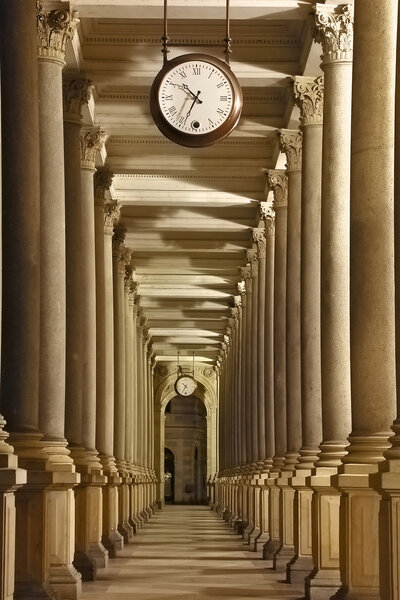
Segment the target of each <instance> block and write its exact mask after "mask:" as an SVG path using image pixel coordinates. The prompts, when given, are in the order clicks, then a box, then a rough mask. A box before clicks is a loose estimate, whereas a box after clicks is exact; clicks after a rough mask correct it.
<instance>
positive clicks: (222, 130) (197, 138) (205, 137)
mask: <svg viewBox="0 0 400 600" xmlns="http://www.w3.org/2000/svg"><path fill="white" fill-rule="evenodd" d="M196 60H198V61H203V62H208V63H210V64H212V65H214V66H215V67H217V68H218V69H220V70H221V71H222V72H223V73H224V75H225V76H226V77H227V79H228V80H229V82H230V84H231V86H232V90H233V103H232V109H231V112H230V114H229V116H228V118H227V119H226V120H225V121H224V123H223V124H222V125H220V127H217V128H216V129H214V131H210V132H208V133H204V134H196V135H192V134H190V133H185V132H183V131H179V130H178V129H176V128H175V127H173V125H171V124H170V123H169V122H168V121H167V120H166V119H165V118H164V115H163V113H162V111H161V108H160V104H159V102H158V91H159V89H160V86H161V83H162V81H163V79H164V76H165V75H166V74H167V73H168V72H169V71H171V69H173V68H174V67H176V66H178V65H180V64H183V63H185V62H191V61H196ZM242 107H243V94H242V89H241V87H240V85H239V82H238V80H237V78H236V76H235V74H234V73H233V72H232V70H231V68H230V67H229V66H228V65H227V64H226V63H225V62H224V61H222V60H220V59H219V58H215V57H214V56H210V55H209V54H200V53H192V54H181V55H180V56H176V57H175V58H172V59H171V60H169V61H167V62H166V63H165V65H164V66H163V68H162V69H161V71H159V72H158V74H157V75H156V78H155V79H154V81H153V85H152V86H151V90H150V111H151V114H152V117H153V120H154V122H155V124H156V125H157V127H158V129H159V130H160V131H161V133H162V134H163V135H165V136H166V137H167V138H169V139H170V140H171V141H173V142H175V143H177V144H180V145H182V146H188V147H191V148H202V147H205V146H211V145H212V144H214V143H215V142H218V141H220V140H222V139H223V138H225V137H226V136H227V135H229V134H230V133H231V131H232V130H233V129H234V128H235V127H236V125H237V123H238V121H239V119H240V115H241V113H242Z"/></svg>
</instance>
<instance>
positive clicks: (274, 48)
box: [67, 0, 312, 364]
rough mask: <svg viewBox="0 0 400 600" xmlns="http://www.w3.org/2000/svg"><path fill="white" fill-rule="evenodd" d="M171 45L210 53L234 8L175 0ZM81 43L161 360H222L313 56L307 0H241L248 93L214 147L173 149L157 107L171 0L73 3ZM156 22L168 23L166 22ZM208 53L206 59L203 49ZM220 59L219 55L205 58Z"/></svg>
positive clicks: (235, 64)
mask: <svg viewBox="0 0 400 600" xmlns="http://www.w3.org/2000/svg"><path fill="white" fill-rule="evenodd" d="M168 4H169V16H170V19H169V30H170V34H171V36H172V38H173V41H174V42H176V41H178V42H181V43H184V44H193V46H192V47H190V46H185V47H183V48H182V50H180V49H179V48H173V49H171V56H174V55H178V54H181V53H182V54H183V53H186V52H192V51H198V50H199V49H198V48H197V47H196V46H195V44H198V43H207V44H215V43H217V42H220V41H221V38H223V36H224V16H225V12H224V6H225V0H204V1H202V2H201V4H200V3H199V2H198V1H197V0H169V3H168ZM73 5H74V8H75V9H76V10H78V11H79V13H80V19H81V22H80V27H79V33H78V36H77V37H76V38H75V39H74V43H73V49H72V50H71V49H70V51H69V54H68V56H67V71H70V72H76V70H77V69H79V70H81V71H83V72H84V73H85V77H87V78H89V79H91V80H92V81H93V82H94V84H95V94H94V105H93V107H92V111H91V112H92V118H93V119H94V121H95V123H96V124H99V125H101V126H102V127H103V128H104V129H105V130H106V132H107V135H108V139H107V142H106V154H107V158H106V162H107V165H108V166H109V167H110V168H111V169H112V170H113V172H114V173H115V176H114V180H113V187H112V192H113V197H114V198H117V199H118V200H119V201H120V202H121V204H122V210H121V224H122V226H123V227H125V228H126V229H127V233H126V245H127V246H129V247H130V248H132V250H133V256H134V264H135V280H136V283H137V289H138V293H139V294H140V296H141V306H142V307H143V310H144V313H145V315H146V318H147V323H148V326H149V333H150V335H151V337H152V345H153V348H154V350H155V353H156V356H157V361H158V362H159V363H162V362H165V363H168V362H173V361H176V355H177V351H178V350H179V351H180V355H181V357H182V360H183V361H185V357H187V360H192V354H193V352H194V353H195V356H196V361H200V362H201V361H203V362H205V363H211V364H215V362H216V360H217V358H218V353H219V352H220V350H221V345H222V343H223V340H224V334H225V333H226V328H227V325H228V318H229V317H230V316H231V312H230V307H231V306H233V303H234V300H233V297H234V295H236V294H237V284H238V281H239V279H240V271H239V268H240V267H241V266H244V265H245V264H246V262H247V258H246V250H248V249H249V248H251V247H252V244H253V241H252V228H253V227H257V226H258V224H259V204H260V202H261V201H263V200H264V199H265V197H264V185H265V175H264V173H263V169H265V168H275V166H276V164H277V161H278V157H279V144H278V139H277V133H276V131H277V129H279V128H283V127H288V126H290V118H291V114H292V100H291V92H290V84H289V80H290V77H291V76H293V75H298V74H302V73H303V72H304V69H306V68H307V64H308V63H307V61H309V53H310V47H311V36H310V31H309V29H310V27H309V21H308V17H309V14H310V8H311V5H312V2H311V0H310V1H308V0H307V1H301V0H251V1H250V2H249V0H231V35H232V37H233V55H232V61H231V65H232V69H233V71H234V72H235V74H236V76H237V77H238V79H239V82H240V84H241V86H242V88H243V94H244V108H243V114H242V117H241V120H240V123H239V125H238V127H237V129H236V130H235V131H234V132H233V133H232V134H231V135H230V136H229V137H228V138H226V139H225V140H223V141H222V142H220V143H218V144H216V145H214V146H210V147H208V148H203V149H200V148H198V149H196V148H184V147H181V146H177V145H175V144H173V143H172V142H170V141H168V140H167V139H165V138H164V137H163V136H162V135H161V134H160V133H159V132H158V130H157V128H156V126H155V125H154V123H153V121H152V119H151V115H150V110H149V89H150V85H151V83H152V81H153V79H154V77H155V75H156V74H157V72H158V70H159V69H160V68H161V64H162V57H161V52H160V50H161V44H160V37H161V35H162V18H161V17H162V5H163V0H129V1H128V0H113V2H112V3H111V2H109V0H74V1H73ZM156 16H157V18H155V17H156ZM200 51H203V50H201V49H200ZM204 52H209V53H210V54H214V55H217V56H219V55H220V52H221V49H220V48H218V47H217V46H215V47H207V48H204Z"/></svg>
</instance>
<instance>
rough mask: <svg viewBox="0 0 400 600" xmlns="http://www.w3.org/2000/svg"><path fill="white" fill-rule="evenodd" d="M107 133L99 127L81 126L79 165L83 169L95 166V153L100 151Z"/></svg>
mask: <svg viewBox="0 0 400 600" xmlns="http://www.w3.org/2000/svg"><path fill="white" fill-rule="evenodd" d="M106 138H107V134H106V132H105V131H104V129H101V127H81V131H80V142H81V167H82V168H84V169H93V170H94V168H95V162H96V154H97V153H98V152H101V150H102V149H103V146H104V144H105V141H106Z"/></svg>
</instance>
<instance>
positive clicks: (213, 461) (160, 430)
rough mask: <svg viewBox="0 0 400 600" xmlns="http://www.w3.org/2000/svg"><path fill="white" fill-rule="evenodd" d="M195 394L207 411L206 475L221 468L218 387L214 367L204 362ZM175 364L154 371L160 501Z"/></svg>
mask: <svg viewBox="0 0 400 600" xmlns="http://www.w3.org/2000/svg"><path fill="white" fill-rule="evenodd" d="M195 379H196V381H197V384H198V385H197V390H196V396H197V397H198V398H199V399H200V400H201V401H202V402H203V403H204V406H205V409H206V415H207V417H206V418H207V479H209V478H210V477H212V476H214V475H215V473H216V472H217V470H218V443H217V442H218V440H217V435H218V433H217V432H218V388H217V377H216V373H215V371H214V369H213V368H212V367H209V366H201V367H197V368H196V369H195ZM175 381H176V367H175V366H173V367H172V366H171V367H167V366H163V365H159V366H157V367H156V369H155V372H154V433H155V439H154V450H155V471H156V475H157V480H158V484H157V504H158V505H159V506H162V505H163V503H164V442H165V437H164V433H165V431H164V424H165V407H166V406H167V404H168V402H169V401H170V400H172V398H174V397H175V396H176V392H175V388H174V383H175Z"/></svg>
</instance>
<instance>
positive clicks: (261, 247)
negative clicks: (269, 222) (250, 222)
mask: <svg viewBox="0 0 400 600" xmlns="http://www.w3.org/2000/svg"><path fill="white" fill-rule="evenodd" d="M253 241H254V243H255V244H256V245H257V250H258V256H259V257H260V258H264V257H265V252H266V243H267V241H266V239H265V231H264V228H263V227H256V228H254V229H253Z"/></svg>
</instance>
